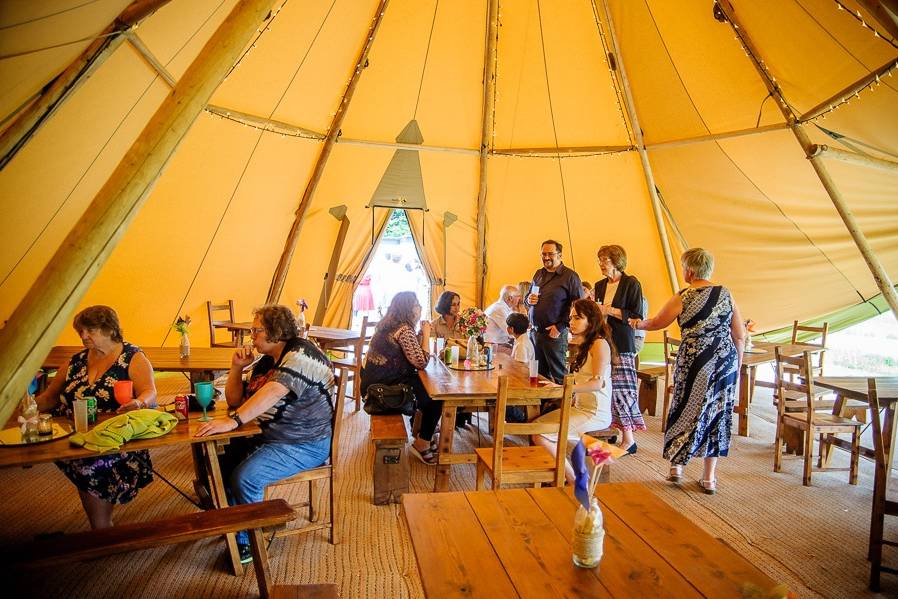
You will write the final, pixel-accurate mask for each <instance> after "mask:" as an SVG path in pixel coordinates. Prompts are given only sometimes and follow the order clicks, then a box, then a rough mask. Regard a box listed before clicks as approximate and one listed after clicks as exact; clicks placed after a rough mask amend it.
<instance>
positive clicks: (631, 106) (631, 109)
mask: <svg viewBox="0 0 898 599" xmlns="http://www.w3.org/2000/svg"><path fill="white" fill-rule="evenodd" d="M593 1H595V0H593ZM602 7H603V8H604V9H605V22H606V23H608V35H610V36H611V43H612V45H613V46H614V55H615V56H616V57H617V60H616V63H617V72H618V73H619V74H620V81H621V87H622V88H623V92H624V103H625V104H626V106H627V115H628V116H629V117H630V124H631V125H632V126H633V137H634V138H635V139H634V140H633V141H634V142H635V143H636V150H637V151H638V152H639V160H640V161H641V162H642V172H643V174H644V175H645V185H646V187H647V188H648V192H649V197H651V199H652V214H654V216H655V227H656V228H657V229H658V239H660V241H661V251H662V252H663V253H664V264H665V266H666V267H667V279H668V282H669V283H670V290H671V292H672V293H676V292H677V290H678V289H679V288H680V285H679V283H678V282H677V270H676V268H675V267H674V262H673V254H672V252H671V250H670V239H669V238H668V236H667V227H666V226H665V225H664V216H663V215H662V214H661V200H660V198H658V191H657V189H656V187H655V175H654V173H653V172H652V165H651V163H650V162H649V153H648V151H647V150H646V149H645V139H644V138H643V137H642V128H641V127H640V126H639V116H638V115H637V114H636V103H635V102H634V101H633V93H632V92H631V91H630V80H629V79H628V78H627V69H626V68H625V67H624V59H623V55H622V54H621V49H620V44H619V43H618V41H617V33H615V31H614V21H613V20H612V19H611V9H610V8H609V7H608V0H602ZM611 76H612V77H613V76H614V74H613V73H612V75H611Z"/></svg>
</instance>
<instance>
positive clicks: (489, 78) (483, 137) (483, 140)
mask: <svg viewBox="0 0 898 599" xmlns="http://www.w3.org/2000/svg"><path fill="white" fill-rule="evenodd" d="M486 19H487V21H486V44H485V45H486V50H485V51H484V58H483V107H482V111H481V116H482V120H481V126H480V182H479V184H478V189H477V280H476V282H475V284H476V286H477V287H476V289H475V295H476V297H477V305H479V306H483V305H484V294H485V293H486V290H485V289H484V287H485V286H486V273H487V263H486V228H487V222H486V191H487V189H486V188H487V183H486V181H487V172H486V165H487V158H488V157H489V153H490V148H491V147H492V145H493V105H494V104H495V99H496V45H497V43H498V36H499V0H489V8H488V9H487V16H486ZM443 278H444V279H445V273H444V276H443Z"/></svg>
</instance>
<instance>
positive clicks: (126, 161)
mask: <svg viewBox="0 0 898 599" xmlns="http://www.w3.org/2000/svg"><path fill="white" fill-rule="evenodd" d="M274 2H275V0H239V1H238V2H237V3H236V4H235V5H234V8H233V10H232V11H231V13H230V15H228V17H227V18H226V19H225V20H224V22H223V23H222V24H221V26H220V27H219V28H218V30H217V31H216V32H215V33H214V34H213V35H212V36H211V37H210V38H209V41H208V42H206V45H205V46H204V47H203V49H202V50H201V51H200V53H199V54H198V55H197V57H196V59H195V60H194V61H193V63H192V64H191V65H190V67H189V68H188V69H187V71H186V72H185V73H184V75H183V76H182V77H181V79H180V81H178V84H177V86H176V87H175V89H173V90H172V91H171V93H170V94H169V95H168V97H166V98H165V100H163V102H162V104H161V105H160V106H159V109H158V110H157V111H156V113H155V114H154V115H153V117H152V118H151V119H150V121H149V122H148V123H147V125H146V127H145V128H144V130H143V131H142V132H141V134H140V135H139V136H138V137H137V139H136V140H135V141H134V143H133V144H132V145H131V147H130V149H129V150H128V151H127V152H126V153H125V155H124V157H123V158H122V160H121V161H120V162H119V164H118V166H117V167H116V169H115V170H114V171H113V173H112V175H111V176H110V177H109V180H108V181H106V184H105V185H103V187H102V188H101V189H100V191H99V192H97V195H96V196H95V197H94V199H93V201H92V202H91V204H90V205H89V206H88V207H87V209H86V210H85V212H84V214H83V215H82V216H81V218H80V219H79V220H78V222H77V223H75V225H74V227H72V230H71V231H70V232H69V234H68V236H67V237H66V238H65V239H64V240H63V241H62V244H61V245H60V247H59V249H58V250H57V251H56V254H55V255H54V256H53V257H52V258H51V259H50V260H49V261H48V262H47V265H46V266H45V267H44V269H43V271H41V273H40V274H39V275H38V276H37V279H36V282H35V284H34V285H32V286H31V289H29V290H28V293H27V294H26V295H25V297H24V299H22V301H21V302H20V303H19V305H18V307H16V309H15V311H14V312H13V313H12V315H11V316H10V318H9V321H8V323H7V325H6V326H5V327H4V328H2V329H0V421H2V422H6V420H7V419H8V418H9V416H10V414H11V413H12V411H13V410H14V409H15V406H16V403H17V402H18V400H19V399H20V398H21V397H22V394H23V393H24V392H25V389H26V388H27V387H28V384H29V383H30V382H31V379H32V377H33V376H34V373H35V372H37V369H38V368H39V367H40V365H41V362H42V361H43V359H44V358H45V357H46V355H47V353H48V352H49V351H50V347H51V346H52V345H53V342H54V341H55V340H56V338H57V337H58V336H59V333H60V332H61V331H62V329H63V327H65V326H66V325H67V324H68V322H69V318H70V317H71V314H72V312H73V311H74V310H75V308H76V307H77V306H78V303H79V302H80V301H81V298H82V297H83V296H84V294H85V292H86V291H87V289H88V288H89V287H90V284H91V283H92V282H93V280H94V278H95V277H96V276H97V273H98V272H99V271H100V269H101V268H102V267H103V264H105V262H106V260H107V258H108V257H109V254H110V253H112V250H113V249H114V248H115V246H116V244H117V243H118V241H119V239H121V237H122V235H124V232H125V230H126V229H127V227H128V224H129V223H130V222H131V220H132V219H133V218H134V216H135V214H137V211H138V210H139V209H140V207H141V205H142V204H143V201H144V199H145V198H146V197H147V195H148V194H149V193H150V190H151V189H152V187H153V184H154V183H155V182H156V180H157V179H158V177H159V174H160V173H161V172H162V170H163V169H164V168H165V165H166V163H167V162H168V160H169V159H170V158H171V156H172V154H173V153H174V151H175V149H176V148H177V147H178V144H179V143H180V142H181V140H182V138H183V137H184V135H185V134H186V133H187V131H188V130H189V129H190V127H191V125H192V124H193V122H194V121H195V120H196V117H197V115H198V114H200V112H201V111H202V110H203V107H205V106H206V104H207V103H208V102H209V98H210V97H211V96H212V93H213V92H214V91H215V89H216V88H217V87H218V85H219V84H220V82H221V81H222V79H223V78H224V76H225V74H226V73H227V72H228V69H230V68H231V67H232V66H233V64H234V62H236V60H237V58H238V57H239V56H240V52H242V51H243V48H244V47H245V46H246V44H247V42H248V41H249V40H250V39H251V37H252V35H253V34H254V33H255V32H256V30H257V29H258V28H259V26H260V25H262V24H263V22H264V20H265V16H266V14H268V12H269V10H270V8H271V5H272V4H273V3H274Z"/></svg>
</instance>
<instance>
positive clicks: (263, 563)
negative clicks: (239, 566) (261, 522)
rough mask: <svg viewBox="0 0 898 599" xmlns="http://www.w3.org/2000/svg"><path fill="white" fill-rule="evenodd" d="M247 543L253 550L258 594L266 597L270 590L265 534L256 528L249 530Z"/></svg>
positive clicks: (266, 598)
mask: <svg viewBox="0 0 898 599" xmlns="http://www.w3.org/2000/svg"><path fill="white" fill-rule="evenodd" d="M249 544H250V547H251V549H252V551H253V568H254V569H255V570H256V582H257V583H258V584H259V596H260V597H262V599H268V595H269V593H270V592H271V586H272V584H271V570H270V568H269V567H268V549H267V548H266V546H265V535H264V534H263V533H262V531H261V530H259V529H258V528H254V529H253V530H251V531H249Z"/></svg>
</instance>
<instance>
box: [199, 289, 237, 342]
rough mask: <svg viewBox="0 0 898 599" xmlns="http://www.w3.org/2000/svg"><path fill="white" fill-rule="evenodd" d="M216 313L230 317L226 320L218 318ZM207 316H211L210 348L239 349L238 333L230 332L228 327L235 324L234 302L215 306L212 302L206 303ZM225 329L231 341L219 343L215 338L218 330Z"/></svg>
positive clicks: (230, 301) (229, 301)
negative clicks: (223, 313) (222, 313)
mask: <svg viewBox="0 0 898 599" xmlns="http://www.w3.org/2000/svg"><path fill="white" fill-rule="evenodd" d="M216 312H226V313H227V315H228V317H227V319H224V318H216V317H215V313H216ZM206 314H208V316H209V346H210V347H237V333H236V331H228V330H227V328H228V325H231V324H234V322H235V320H234V300H228V301H227V302H226V303H224V304H213V303H212V302H206ZM221 329H224V330H226V331H227V332H228V335H229V336H230V339H228V340H227V341H217V340H216V337H215V333H216V331H218V330H221Z"/></svg>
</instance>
